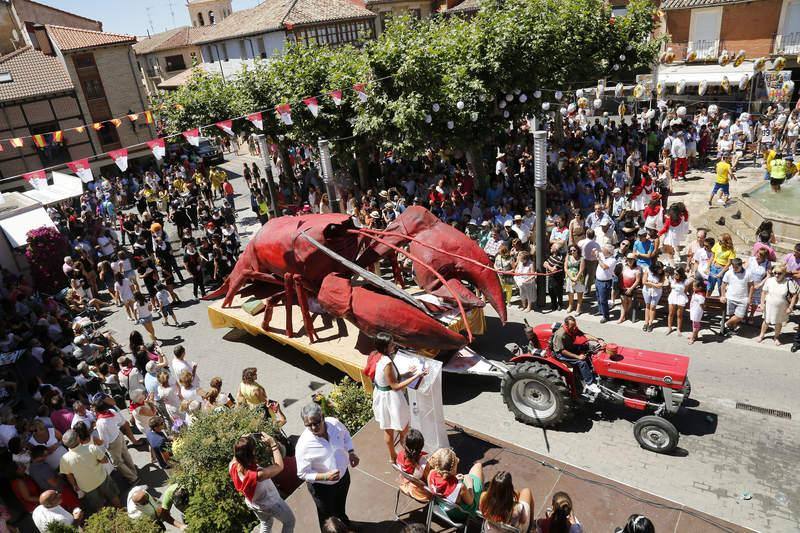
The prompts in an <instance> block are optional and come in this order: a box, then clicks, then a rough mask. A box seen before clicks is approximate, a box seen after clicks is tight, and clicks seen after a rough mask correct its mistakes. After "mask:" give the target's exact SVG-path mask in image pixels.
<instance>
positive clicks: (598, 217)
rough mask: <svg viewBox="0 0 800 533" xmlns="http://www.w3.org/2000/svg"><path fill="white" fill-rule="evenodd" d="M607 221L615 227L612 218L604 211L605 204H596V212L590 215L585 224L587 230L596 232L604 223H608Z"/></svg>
mask: <svg viewBox="0 0 800 533" xmlns="http://www.w3.org/2000/svg"><path fill="white" fill-rule="evenodd" d="M606 221H608V222H609V223H610V224H611V226H612V227H613V226H614V223H613V221H612V220H611V217H610V216H608V213H606V212H605V211H604V210H603V204H599V203H595V204H594V211H592V212H591V213H589V215H588V216H587V217H586V223H585V224H586V227H587V228H591V229H594V230H596V229H597V228H599V227H600V225H601V224H602V223H603V222H606Z"/></svg>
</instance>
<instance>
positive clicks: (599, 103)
mask: <svg viewBox="0 0 800 533" xmlns="http://www.w3.org/2000/svg"><path fill="white" fill-rule="evenodd" d="M592 105H593V106H594V108H595V109H600V108H601V107H603V101H602V100H601V99H600V98H595V99H594V102H592Z"/></svg>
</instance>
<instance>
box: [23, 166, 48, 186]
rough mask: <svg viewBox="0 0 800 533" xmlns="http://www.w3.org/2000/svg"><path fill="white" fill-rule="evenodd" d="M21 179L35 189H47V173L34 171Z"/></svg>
mask: <svg viewBox="0 0 800 533" xmlns="http://www.w3.org/2000/svg"><path fill="white" fill-rule="evenodd" d="M22 177H23V179H24V180H25V181H27V182H28V183H30V184H31V185H32V186H33V187H34V188H35V189H44V188H45V187H47V172H45V171H44V170H34V171H33V172H28V173H26V174H23V175H22Z"/></svg>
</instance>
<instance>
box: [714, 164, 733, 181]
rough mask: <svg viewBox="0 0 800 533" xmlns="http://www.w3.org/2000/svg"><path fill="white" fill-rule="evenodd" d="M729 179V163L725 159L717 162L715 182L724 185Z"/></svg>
mask: <svg viewBox="0 0 800 533" xmlns="http://www.w3.org/2000/svg"><path fill="white" fill-rule="evenodd" d="M730 179H731V165H730V163H728V162H727V161H720V162H719V163H717V183H719V184H720V185H725V184H727V183H728V181H730Z"/></svg>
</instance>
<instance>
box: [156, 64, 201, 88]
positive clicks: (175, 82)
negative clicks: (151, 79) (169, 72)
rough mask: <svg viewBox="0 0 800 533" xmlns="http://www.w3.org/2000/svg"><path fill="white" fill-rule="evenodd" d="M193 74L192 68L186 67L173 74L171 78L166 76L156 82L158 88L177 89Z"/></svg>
mask: <svg viewBox="0 0 800 533" xmlns="http://www.w3.org/2000/svg"><path fill="white" fill-rule="evenodd" d="M193 75H194V70H193V69H190V68H187V69H186V70H184V71H183V72H179V73H178V74H175V75H174V76H172V77H171V78H167V79H166V80H164V81H162V82H161V83H159V84H158V88H159V89H177V88H178V87H180V86H181V85H185V84H186V82H187V81H189V80H190V79H191V78H192V76H193Z"/></svg>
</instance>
